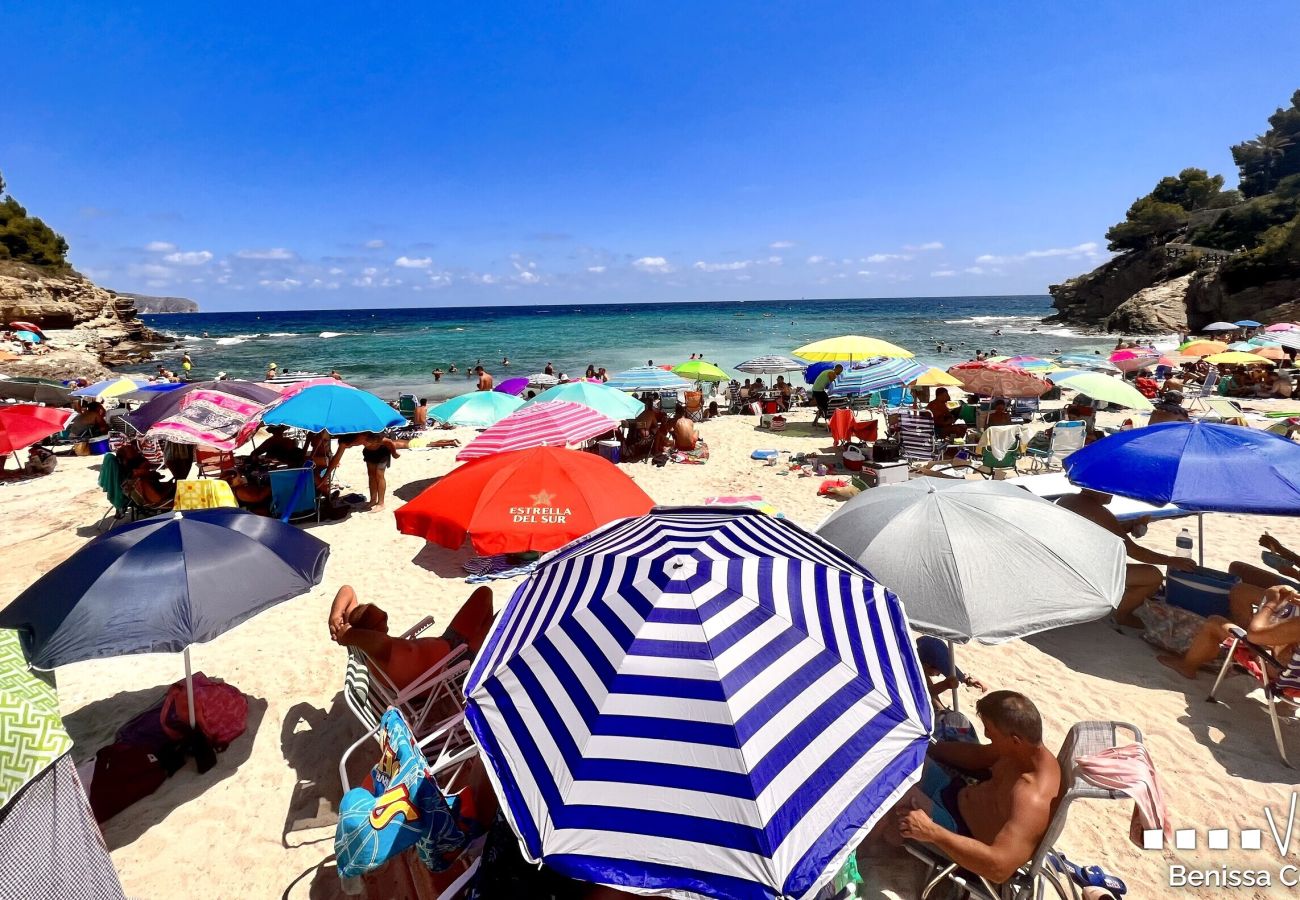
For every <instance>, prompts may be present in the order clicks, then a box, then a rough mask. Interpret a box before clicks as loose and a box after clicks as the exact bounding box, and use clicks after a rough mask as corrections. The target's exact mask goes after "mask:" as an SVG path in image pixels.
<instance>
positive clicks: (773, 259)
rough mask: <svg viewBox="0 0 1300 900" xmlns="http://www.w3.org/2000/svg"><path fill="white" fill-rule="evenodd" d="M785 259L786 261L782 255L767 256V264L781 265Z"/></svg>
mask: <svg viewBox="0 0 1300 900" xmlns="http://www.w3.org/2000/svg"><path fill="white" fill-rule="evenodd" d="M784 261H785V260H783V259H782V258H781V257H779V256H769V257H768V258H767V264H768V265H769V266H779V265H781V263H783V262H784Z"/></svg>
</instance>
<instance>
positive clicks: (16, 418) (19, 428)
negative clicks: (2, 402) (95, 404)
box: [0, 404, 72, 454]
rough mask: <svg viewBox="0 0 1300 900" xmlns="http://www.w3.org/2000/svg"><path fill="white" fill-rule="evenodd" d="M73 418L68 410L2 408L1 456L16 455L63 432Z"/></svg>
mask: <svg viewBox="0 0 1300 900" xmlns="http://www.w3.org/2000/svg"><path fill="white" fill-rule="evenodd" d="M70 418H72V412H71V411H70V410H66V409H54V408H52V407H49V406H28V405H26V404H19V405H18V406H2V407H0V454H5V453H14V452H16V451H18V450H21V449H23V448H24V447H30V446H31V445H32V444H35V443H36V442H37V441H43V440H45V438H47V437H49V436H50V435H52V434H54V433H55V432H58V431H62V430H63V427H64V426H65V425H67V424H68V419H70Z"/></svg>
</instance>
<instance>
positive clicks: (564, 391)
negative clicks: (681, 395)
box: [528, 381, 645, 421]
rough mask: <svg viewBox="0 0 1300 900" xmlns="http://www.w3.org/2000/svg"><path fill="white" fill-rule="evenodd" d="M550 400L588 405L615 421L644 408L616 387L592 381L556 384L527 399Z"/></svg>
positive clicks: (639, 413) (627, 417)
mask: <svg viewBox="0 0 1300 900" xmlns="http://www.w3.org/2000/svg"><path fill="white" fill-rule="evenodd" d="M551 400H568V401H569V402H570V403H581V404H582V405H583V406H590V407H591V408H592V409H594V410H596V412H598V413H603V414H604V415H607V416H609V417H610V418H611V419H614V420H615V421H622V420H623V419H635V418H636V417H637V416H639V415H641V412H642V410H644V409H645V404H643V403H640V402H639V401H637V400H634V399H633V398H632V397H629V396H628V395H627V394H625V393H623V392H622V391H620V390H618V389H617V388H612V387H609V386H608V385H604V384H598V383H596V382H594V381H571V382H569V383H568V384H557V385H556V386H555V387H553V388H548V389H546V390H544V391H542V392H541V393H540V394H538V395H537V396H536V397H534V398H533V399H532V400H529V401H528V402H529V403H546V402H548V401H551Z"/></svg>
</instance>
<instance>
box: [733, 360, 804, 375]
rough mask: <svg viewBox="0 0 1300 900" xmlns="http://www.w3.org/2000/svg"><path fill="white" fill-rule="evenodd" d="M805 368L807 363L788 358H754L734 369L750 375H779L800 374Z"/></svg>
mask: <svg viewBox="0 0 1300 900" xmlns="http://www.w3.org/2000/svg"><path fill="white" fill-rule="evenodd" d="M806 368H808V364H807V363H802V362H799V360H797V359H791V358H790V357H788V356H756V357H754V358H753V359H747V360H745V361H744V362H743V363H741V364H740V365H738V366H736V367H735V369H736V371H737V372H747V373H748V374H750V375H780V374H781V373H782V372H802V371H803V370H804V369H806Z"/></svg>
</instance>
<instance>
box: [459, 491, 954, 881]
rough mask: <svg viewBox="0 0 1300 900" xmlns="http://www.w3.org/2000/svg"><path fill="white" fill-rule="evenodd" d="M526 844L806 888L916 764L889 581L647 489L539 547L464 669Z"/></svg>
mask: <svg viewBox="0 0 1300 900" xmlns="http://www.w3.org/2000/svg"><path fill="white" fill-rule="evenodd" d="M465 694H466V697H467V698H468V705H467V710H466V719H467V722H468V725H469V728H470V731H471V734H472V735H473V736H474V739H475V741H476V743H477V744H478V745H479V747H480V749H481V750H482V755H483V758H484V759H485V760H486V761H487V763H488V765H489V766H490V767H491V769H492V782H493V784H494V786H495V787H496V789H497V794H498V796H499V798H500V800H501V804H502V810H503V811H504V813H505V815H506V818H507V820H508V821H509V822H510V825H511V827H512V828H513V829H514V830H515V833H516V834H517V835H518V836H519V838H520V841H521V845H522V848H523V850H524V853H525V855H526V856H527V857H528V858H529V859H530V860H532V861H534V862H539V861H541V862H545V863H546V865H548V866H550V867H551V868H553V869H555V870H557V871H559V872H561V873H562V874H564V875H568V876H571V877H574V878H578V879H582V880H586V881H594V882H597V883H601V884H608V885H613V886H616V887H628V888H635V889H636V890H637V891H638V892H654V893H661V892H668V891H672V892H687V891H690V892H695V893H698V894H703V895H705V896H710V897H764V898H775V897H782V898H803V897H810V896H812V895H814V894H815V893H816V892H817V891H818V889H820V888H821V886H822V885H823V884H825V882H826V881H828V880H829V879H830V878H831V877H832V876H833V875H834V874H835V872H836V871H837V869H838V867H839V865H840V864H841V863H842V862H843V860H844V857H845V855H846V854H847V853H849V852H851V851H852V849H853V848H854V847H856V846H857V844H858V843H859V841H861V840H862V838H863V837H864V836H865V834H866V833H867V831H869V830H870V829H871V827H872V826H873V825H874V824H875V823H876V822H877V821H879V820H880V818H881V816H883V815H884V814H885V813H886V812H887V810H888V807H889V805H890V804H892V802H893V801H894V800H895V799H896V798H897V797H898V796H900V795H901V794H902V793H903V792H904V791H905V790H906V789H907V788H908V787H909V786H910V785H911V784H913V783H915V781H916V779H917V778H918V777H919V775H920V769H921V764H922V762H923V759H924V756H925V747H926V737H927V735H928V733H929V730H930V726H931V710H930V698H929V695H928V692H927V690H926V686H925V681H924V678H923V676H922V674H921V670H920V666H919V663H918V661H917V658H916V653H915V649H914V647H913V645H912V641H911V637H910V635H909V634H908V631H907V625H906V617H905V614H904V612H903V608H902V606H901V604H900V603H899V602H898V599H897V598H896V597H895V596H894V595H893V594H891V593H889V592H888V591H887V590H885V588H883V587H882V586H880V585H879V584H876V583H875V582H874V581H873V580H872V579H871V577H870V576H869V575H868V574H867V572H866V570H864V569H863V568H862V567H861V566H860V565H858V564H857V563H855V562H853V561H852V560H851V559H849V558H848V557H847V556H845V555H844V554H843V553H841V552H840V551H838V550H836V549H835V548H834V547H832V546H831V545H830V544H828V543H826V542H825V541H823V540H821V539H820V538H818V537H816V536H814V535H811V534H809V533H808V532H806V531H804V530H803V529H802V528H800V527H798V526H797V525H794V524H793V523H791V522H790V521H789V520H787V519H776V518H772V517H769V516H766V515H764V514H762V513H759V512H757V511H755V510H749V509H737V508H731V509H726V510H719V509H717V508H700V509H692V508H683V509H656V510H653V511H652V512H650V513H649V514H648V515H646V516H642V517H639V518H634V519H623V520H620V521H617V522H614V523H612V524H610V525H608V526H606V527H605V528H603V529H600V530H598V531H596V532H593V533H592V534H590V535H588V536H587V537H585V538H581V539H579V540H577V541H574V542H573V543H571V544H569V545H568V546H566V547H564V548H562V549H560V550H558V551H556V552H554V553H552V554H550V555H548V556H547V557H545V558H544V559H543V560H542V561H541V563H540V564H539V566H538V567H537V569H536V571H534V573H533V574H532V575H531V576H529V578H528V580H527V581H525V582H524V583H523V584H522V585H520V586H519V588H518V589H517V590H516V591H515V594H514V596H513V597H512V598H511V600H510V603H509V604H508V605H507V607H506V609H505V610H504V611H503V612H502V613H501V615H500V616H499V617H498V619H497V621H496V623H495V625H494V626H493V628H492V632H491V634H490V635H489V637H488V640H487V643H486V644H485V646H484V648H483V650H482V652H481V653H480V654H479V656H478V658H477V659H476V660H475V661H474V665H473V668H472V669H471V670H470V673H469V677H468V679H467V680H466V683H465Z"/></svg>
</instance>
